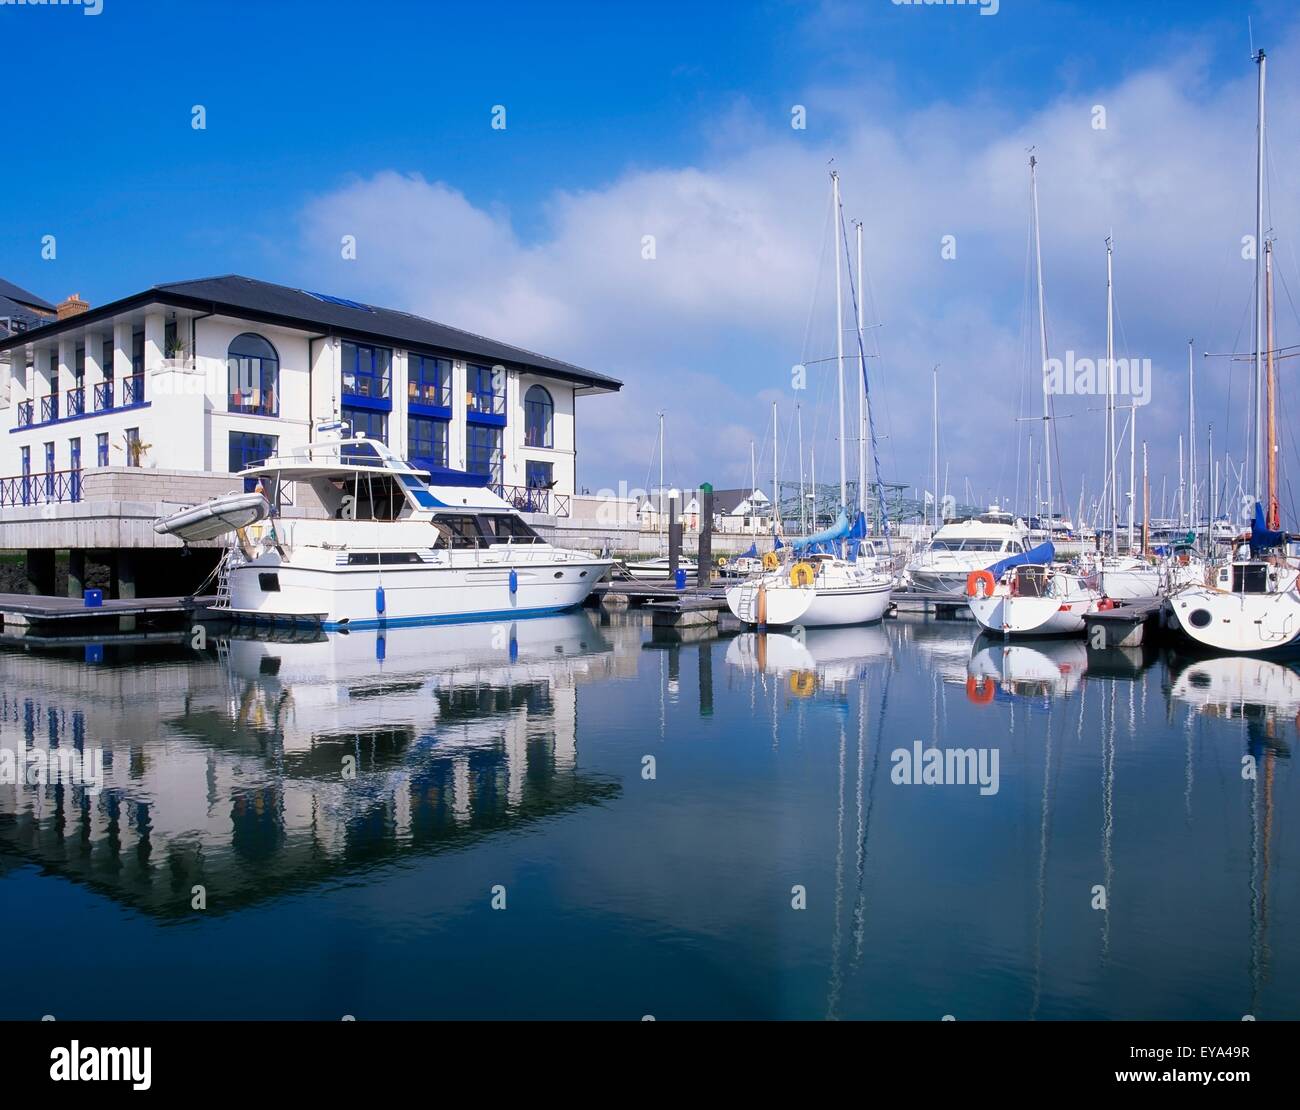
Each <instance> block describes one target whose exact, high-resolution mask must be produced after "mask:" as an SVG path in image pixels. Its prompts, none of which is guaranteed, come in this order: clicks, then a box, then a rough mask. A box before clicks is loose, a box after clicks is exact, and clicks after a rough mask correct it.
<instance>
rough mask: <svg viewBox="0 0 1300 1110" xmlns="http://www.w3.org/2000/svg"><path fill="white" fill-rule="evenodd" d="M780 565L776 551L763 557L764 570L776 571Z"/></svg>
mask: <svg viewBox="0 0 1300 1110" xmlns="http://www.w3.org/2000/svg"><path fill="white" fill-rule="evenodd" d="M779 565H780V560H779V559H778V558H777V557H776V552H775V551H769V552H767V553H766V554H765V555H764V556H763V569H764V570H776V568H777V566H779Z"/></svg>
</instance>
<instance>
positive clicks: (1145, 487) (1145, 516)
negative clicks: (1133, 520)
mask: <svg viewBox="0 0 1300 1110" xmlns="http://www.w3.org/2000/svg"><path fill="white" fill-rule="evenodd" d="M1150 527H1151V481H1150V479H1149V478H1148V477H1147V444H1146V440H1143V441H1142V554H1143V555H1145V554H1146V553H1147V548H1148V546H1149V542H1148V541H1149V537H1150V535H1151V532H1150Z"/></svg>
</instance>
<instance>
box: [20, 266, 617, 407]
mask: <svg viewBox="0 0 1300 1110" xmlns="http://www.w3.org/2000/svg"><path fill="white" fill-rule="evenodd" d="M153 303H158V304H165V305H170V306H171V307H174V308H187V309H196V310H199V311H203V312H212V313H217V314H220V315H224V316H237V317H240V318H242V319H248V320H257V321H260V322H262V323H265V324H273V325H279V326H282V327H291V328H299V329H305V330H308V331H317V332H324V333H326V334H328V335H337V336H340V337H342V338H352V339H359V340H363V341H367V340H368V341H372V342H379V343H386V344H394V345H397V346H401V347H404V348H408V349H413V350H417V351H419V350H423V351H429V352H431V353H432V352H440V353H446V354H452V355H459V356H462V357H468V358H473V359H483V360H484V361H487V362H490V363H498V362H499V363H503V364H506V365H510V366H516V367H521V368H523V369H526V370H534V371H537V372H539V373H542V374H546V375H549V376H551V377H556V378H562V379H565V380H568V381H571V382H574V383H576V384H578V385H586V386H594V387H596V388H599V389H609V390H616V389H621V388H622V385H623V383H622V382H620V381H619V380H618V379H617V378H611V377H608V376H607V375H604V374H599V373H596V372H595V371H592V370H584V369H583V368H582V367H581V366H574V365H573V364H572V363H569V362H562V361H560V360H559V359H553V358H548V357H547V356H545V355H539V354H535V353H534V352H532V351H527V350H524V349H523V348H522V347H513V346H511V345H510V344H508V343H502V342H499V341H498V340H495V339H488V338H486V337H485V336H481V335H475V334H473V333H472V332H467V331H461V330H460V329H459V328H453V327H448V326H447V325H446V324H439V323H437V322H436V321H434V320H426V319H425V318H424V317H422V316H415V315H413V314H411V313H409V312H398V311H397V310H396V309H391V308H378V307H376V306H374V305H368V304H362V303H361V302H358V301H350V300H347V299H345V298H341V297H335V296H332V295H330V294H323V293H311V292H308V291H306V290H303V289H293V288H290V287H289V286H287V285H274V284H272V283H271V282H269V281H258V280H256V279H254V278H247V277H241V276H240V275H238V274H226V275H224V276H222V277H212V278H199V279H197V280H194V281H178V282H171V283H168V284H164V285H155V286H153V287H152V288H151V289H147V290H145V291H144V292H142V293H137V294H135V295H134V296H131V297H125V298H123V299H122V300H119V301H114V302H112V303H110V304H105V305H100V306H99V307H98V308H93V309H91V310H90V311H89V312H85V313H82V314H81V315H78V316H73V317H69V318H68V319H67V320H62V321H58V322H57V323H53V324H50V325H49V326H48V327H44V328H40V329H33V330H32V331H29V332H26V333H25V334H24V335H23V336H22V340H21V341H22V342H25V343H30V342H33V341H36V340H39V339H42V338H44V337H45V336H47V335H54V334H57V333H58V332H60V331H62V330H65V328H67V327H80V326H83V325H85V324H87V323H92V322H94V320H96V319H99V318H104V317H110V316H114V315H116V314H118V313H120V312H126V311H130V310H132V309H135V308H139V307H142V306H144V305H148V304H153ZM18 342H19V340H18V339H16V338H14V339H10V340H2V339H0V350H4V349H5V347H6V345H9V346H16V345H17V343H18Z"/></svg>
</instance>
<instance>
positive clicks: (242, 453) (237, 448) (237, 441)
mask: <svg viewBox="0 0 1300 1110" xmlns="http://www.w3.org/2000/svg"><path fill="white" fill-rule="evenodd" d="M279 443H280V437H279V436H268V435H262V434H261V433H260V432H231V433H230V473H231V474H238V473H239V471H241V470H247V469H248V468H249V467H250V466H258V465H259V464H261V463H264V462H266V460H267V459H269V458H271V457H272V456H273V455H274V454H275V453H276V450H277V449H278V447H279ZM256 488H257V479H256V478H245V479H244V489H245V490H253V489H256Z"/></svg>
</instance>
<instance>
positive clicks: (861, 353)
mask: <svg viewBox="0 0 1300 1110" xmlns="http://www.w3.org/2000/svg"><path fill="white" fill-rule="evenodd" d="M857 236H858V305H857V308H858V512H860V513H862V514H863V516H864V517H865V515H866V512H867V486H868V482H867V469H868V465H869V464H868V455H867V428H868V427H869V426H870V422H869V420H868V418H867V348H866V346H865V345H864V343H863V341H862V313H863V311H864V308H865V305H864V303H863V291H864V289H865V286H864V285H863V284H862V221H861V220H858V221H857Z"/></svg>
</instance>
